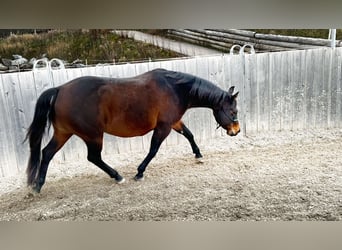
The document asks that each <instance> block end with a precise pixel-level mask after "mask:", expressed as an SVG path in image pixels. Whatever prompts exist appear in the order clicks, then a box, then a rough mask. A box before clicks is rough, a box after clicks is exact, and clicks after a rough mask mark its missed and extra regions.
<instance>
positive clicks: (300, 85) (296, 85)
mask: <svg viewBox="0 0 342 250" xmlns="http://www.w3.org/2000/svg"><path fill="white" fill-rule="evenodd" d="M290 55H291V57H290V58H291V59H290V62H289V65H291V66H290V67H291V82H292V86H293V114H292V127H293V129H301V128H305V112H306V108H305V98H306V86H307V83H306V81H305V75H306V73H305V68H306V61H305V55H306V53H305V51H295V52H293V53H291V54H290Z"/></svg>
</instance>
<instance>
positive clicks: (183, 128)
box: [172, 121, 202, 158]
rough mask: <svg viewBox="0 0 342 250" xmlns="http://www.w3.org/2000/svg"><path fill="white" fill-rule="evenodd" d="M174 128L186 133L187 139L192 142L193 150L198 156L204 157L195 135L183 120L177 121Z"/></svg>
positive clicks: (183, 133)
mask: <svg viewBox="0 0 342 250" xmlns="http://www.w3.org/2000/svg"><path fill="white" fill-rule="evenodd" d="M172 128H173V129H174V130H175V131H177V132H178V133H180V134H182V135H184V137H185V138H186V139H188V141H189V142H190V145H191V148H192V152H193V153H194V154H195V157H196V158H202V154H201V152H200V150H199V148H198V146H197V144H196V142H195V140H194V136H193V134H192V133H191V131H190V130H189V129H188V128H187V127H186V126H185V125H184V123H183V122H182V121H179V122H177V123H175V124H174V125H173V126H172Z"/></svg>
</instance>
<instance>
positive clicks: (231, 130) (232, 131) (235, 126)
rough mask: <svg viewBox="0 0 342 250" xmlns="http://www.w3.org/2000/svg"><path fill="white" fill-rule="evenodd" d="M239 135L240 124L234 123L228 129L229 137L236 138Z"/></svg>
mask: <svg viewBox="0 0 342 250" xmlns="http://www.w3.org/2000/svg"><path fill="white" fill-rule="evenodd" d="M238 133H240V124H239V122H234V123H232V124H231V125H229V126H228V127H227V135H230V136H236V135H237V134H238Z"/></svg>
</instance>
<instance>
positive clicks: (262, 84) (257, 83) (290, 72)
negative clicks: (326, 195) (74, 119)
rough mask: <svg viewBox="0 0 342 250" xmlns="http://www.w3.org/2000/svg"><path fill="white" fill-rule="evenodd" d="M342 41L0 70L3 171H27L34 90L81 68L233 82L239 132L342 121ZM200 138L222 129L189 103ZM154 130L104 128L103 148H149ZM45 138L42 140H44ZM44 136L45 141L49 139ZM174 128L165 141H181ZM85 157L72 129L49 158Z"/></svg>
mask: <svg viewBox="0 0 342 250" xmlns="http://www.w3.org/2000/svg"><path fill="white" fill-rule="evenodd" d="M341 57H342V48H336V49H330V48H322V49H314V50H301V51H288V52H277V53H263V54H239V55H228V54H222V55H214V56H201V57H194V58H188V59H179V60H171V61H159V62H147V63H137V64H125V65H110V66H109V65H108V66H106V65H103V66H98V67H89V68H88V67H87V68H79V69H58V70H46V69H44V70H35V71H32V72H23V73H10V74H1V75H0V114H1V116H2V117H1V119H0V142H1V143H0V166H1V167H0V171H1V172H0V176H9V175H13V174H16V173H18V171H24V170H25V168H26V162H27V158H28V154H29V147H28V144H27V143H25V144H23V143H22V142H23V140H24V137H25V133H26V129H27V128H28V126H29V124H30V122H31V121H32V117H33V113H34V107H35V103H36V100H37V97H38V96H39V95H40V93H42V91H44V90H45V89H48V88H50V87H53V86H58V85H61V84H63V83H65V82H67V81H68V80H71V79H73V78H76V77H78V76H82V75H97V76H109V77H129V76H134V75H137V74H140V73H144V72H146V71H148V70H152V69H154V68H159V67H162V68H166V69H171V70H177V71H182V72H187V73H191V74H194V75H197V76H199V77H202V78H205V79H208V80H210V81H212V82H213V83H215V84H217V85H219V86H220V87H221V88H223V89H228V87H229V86H231V85H235V86H236V89H237V90H239V91H240V95H239V100H238V106H239V116H240V122H241V126H242V129H243V133H244V134H248V133H250V132H255V131H274V130H295V129H308V128H329V127H341V125H342V75H341V73H342V72H341V71H342V70H341V66H342V65H341V64H342V58H341ZM183 120H184V121H185V123H186V124H187V126H188V127H189V128H190V130H191V131H192V132H193V134H194V135H195V138H196V140H197V141H198V142H199V143H201V141H204V140H206V139H209V138H214V137H217V136H219V135H221V134H223V133H224V132H223V131H222V130H216V129H215V127H216V122H215V120H214V118H213V116H212V113H211V110H208V109H204V108H203V109H202V108H197V109H191V110H189V111H188V112H187V113H186V114H185V116H184V119H183ZM150 138H151V133H149V134H148V135H146V136H143V137H135V138H124V139H123V138H118V137H114V136H109V135H106V136H105V143H104V153H105V154H109V153H112V152H116V153H120V152H122V151H137V150H145V151H147V150H148V147H149V140H150ZM46 141H47V140H46ZM46 141H45V143H46ZM184 141H185V140H184V138H183V137H181V136H179V135H178V134H177V133H175V132H172V133H171V134H170V136H169V137H168V138H167V140H166V142H164V145H175V144H178V143H180V142H184ZM85 157H86V147H85V145H84V143H83V142H82V141H81V140H80V139H78V138H77V137H76V136H74V137H73V138H72V139H71V140H70V141H69V142H68V143H67V144H66V145H65V146H64V147H63V149H62V150H61V151H60V152H59V153H58V154H57V155H56V157H55V158H54V160H56V161H61V162H63V161H67V160H77V159H78V158H85Z"/></svg>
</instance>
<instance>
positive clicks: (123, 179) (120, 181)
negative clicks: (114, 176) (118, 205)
mask: <svg viewBox="0 0 342 250" xmlns="http://www.w3.org/2000/svg"><path fill="white" fill-rule="evenodd" d="M115 181H116V183H117V184H122V183H124V182H125V181H126V180H125V178H122V179H121V180H115Z"/></svg>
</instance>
